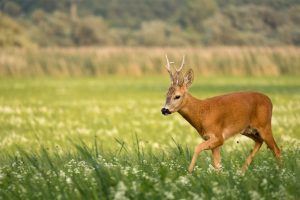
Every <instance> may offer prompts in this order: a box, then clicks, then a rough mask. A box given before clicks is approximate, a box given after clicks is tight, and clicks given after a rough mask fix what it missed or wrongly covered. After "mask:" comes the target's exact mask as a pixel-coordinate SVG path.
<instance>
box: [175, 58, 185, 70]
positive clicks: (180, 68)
mask: <svg viewBox="0 0 300 200" xmlns="http://www.w3.org/2000/svg"><path fill="white" fill-rule="evenodd" d="M184 57H185V56H183V58H182V63H181V66H180V67H179V69H177V68H176V72H180V71H181V70H182V68H183V65H184V64H185V63H184Z"/></svg>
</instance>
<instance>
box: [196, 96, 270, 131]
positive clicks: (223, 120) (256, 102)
mask: <svg viewBox="0 0 300 200" xmlns="http://www.w3.org/2000/svg"><path fill="white" fill-rule="evenodd" d="M202 117H203V119H202V120H201V121H202V122H203V124H202V125H203V126H204V128H205V129H222V131H224V130H223V129H226V130H227V129H228V131H229V132H238V131H241V130H243V129H245V128H246V127H247V126H252V127H260V126H266V125H268V124H270V123H271V117H272V102H271V100H270V98H269V97H267V96H266V95H264V94H261V93H258V92H236V93H230V94H225V95H221V96H216V97H212V98H208V99H205V100H203V107H202Z"/></svg>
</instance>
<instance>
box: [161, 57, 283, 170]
mask: <svg viewBox="0 0 300 200" xmlns="http://www.w3.org/2000/svg"><path fill="white" fill-rule="evenodd" d="M166 59H167V65H166V68H167V70H168V72H169V75H170V77H171V86H170V88H169V90H168V92H167V95H166V102H165V106H164V107H163V108H162V109H161V112H162V114H163V115H169V114H171V113H174V112H179V114H180V115H182V117H183V118H185V119H186V120H187V121H188V122H189V123H190V124H191V125H192V126H193V127H194V128H195V129H196V130H197V131H198V133H199V134H200V136H201V137H202V138H203V139H204V140H205V141H204V142H202V143H200V144H199V145H197V146H196V147H195V151H194V154H193V158H192V161H191V164H190V166H189V168H188V170H189V172H192V171H193V169H194V167H195V164H196V160H197V157H198V155H199V154H200V152H201V151H203V150H208V149H210V150H212V158H213V164H214V167H215V169H216V170H220V168H221V164H220V162H221V158H220V147H221V146H222V145H223V143H224V141H225V140H226V139H228V138H229V137H231V136H234V135H236V134H238V133H240V134H242V135H245V136H247V137H249V138H251V139H252V140H254V142H255V146H254V148H253V150H252V152H251V154H250V155H249V156H248V157H247V159H246V162H245V164H244V165H243V171H246V169H247V168H248V166H249V165H250V163H251V161H252V159H253V157H254V156H255V154H256V153H257V152H258V150H259V149H260V147H261V145H262V144H263V142H265V143H266V144H267V145H268V147H269V148H270V149H271V150H272V152H273V154H274V156H275V157H276V159H277V160H278V161H280V149H279V148H278V146H277V144H276V142H275V140H274V138H273V135H272V129H271V117H272V102H271V100H270V98H269V97H267V96H266V95H264V94H261V93H258V92H234V93H230V94H225V95H221V96H216V97H211V98H208V99H204V100H200V99H197V98H195V97H193V96H192V95H190V94H189V93H188V88H189V87H190V86H191V84H192V82H193V78H194V75H193V70H192V69H189V70H188V71H187V72H186V73H185V75H184V76H183V74H182V72H181V71H182V68H183V66H184V57H183V61H182V64H181V66H180V68H179V69H177V68H175V72H174V73H172V71H171V66H170V64H171V63H170V62H169V60H168V57H167V56H166Z"/></svg>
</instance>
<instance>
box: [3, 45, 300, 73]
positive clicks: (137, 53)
mask: <svg viewBox="0 0 300 200" xmlns="http://www.w3.org/2000/svg"><path fill="white" fill-rule="evenodd" d="M165 54H168V56H169V58H170V60H173V61H175V62H176V63H178V64H179V63H180V62H181V58H182V56H183V55H186V64H187V66H188V67H192V68H194V70H195V71H196V72H197V73H201V74H202V75H204V76H205V75H271V76H277V75H286V74H293V75H298V74H300V67H299V66H300V48H297V47H277V48H270V47H209V48H142V47H140V48H130V47H105V48H46V49H39V48H37V49H2V50H1V51H0V76H2V77H3V76H16V77H23V76H63V77H68V76H100V75H107V74H120V75H143V74H159V73H165V70H164V67H163V66H164V64H165V57H164V56H165Z"/></svg>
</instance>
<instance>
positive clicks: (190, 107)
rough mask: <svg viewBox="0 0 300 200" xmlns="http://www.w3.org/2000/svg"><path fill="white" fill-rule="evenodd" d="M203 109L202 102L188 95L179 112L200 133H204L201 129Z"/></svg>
mask: <svg viewBox="0 0 300 200" xmlns="http://www.w3.org/2000/svg"><path fill="white" fill-rule="evenodd" d="M201 108H202V101H201V100H199V99H197V98H195V97H193V96H192V95H190V94H187V96H186V97H185V100H184V102H183V106H182V108H181V109H180V110H179V111H178V112H179V114H180V115H181V116H182V117H183V118H185V119H186V120H187V121H188V122H189V123H190V124H191V125H192V126H193V127H194V128H196V129H197V130H198V132H202V127H201Z"/></svg>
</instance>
